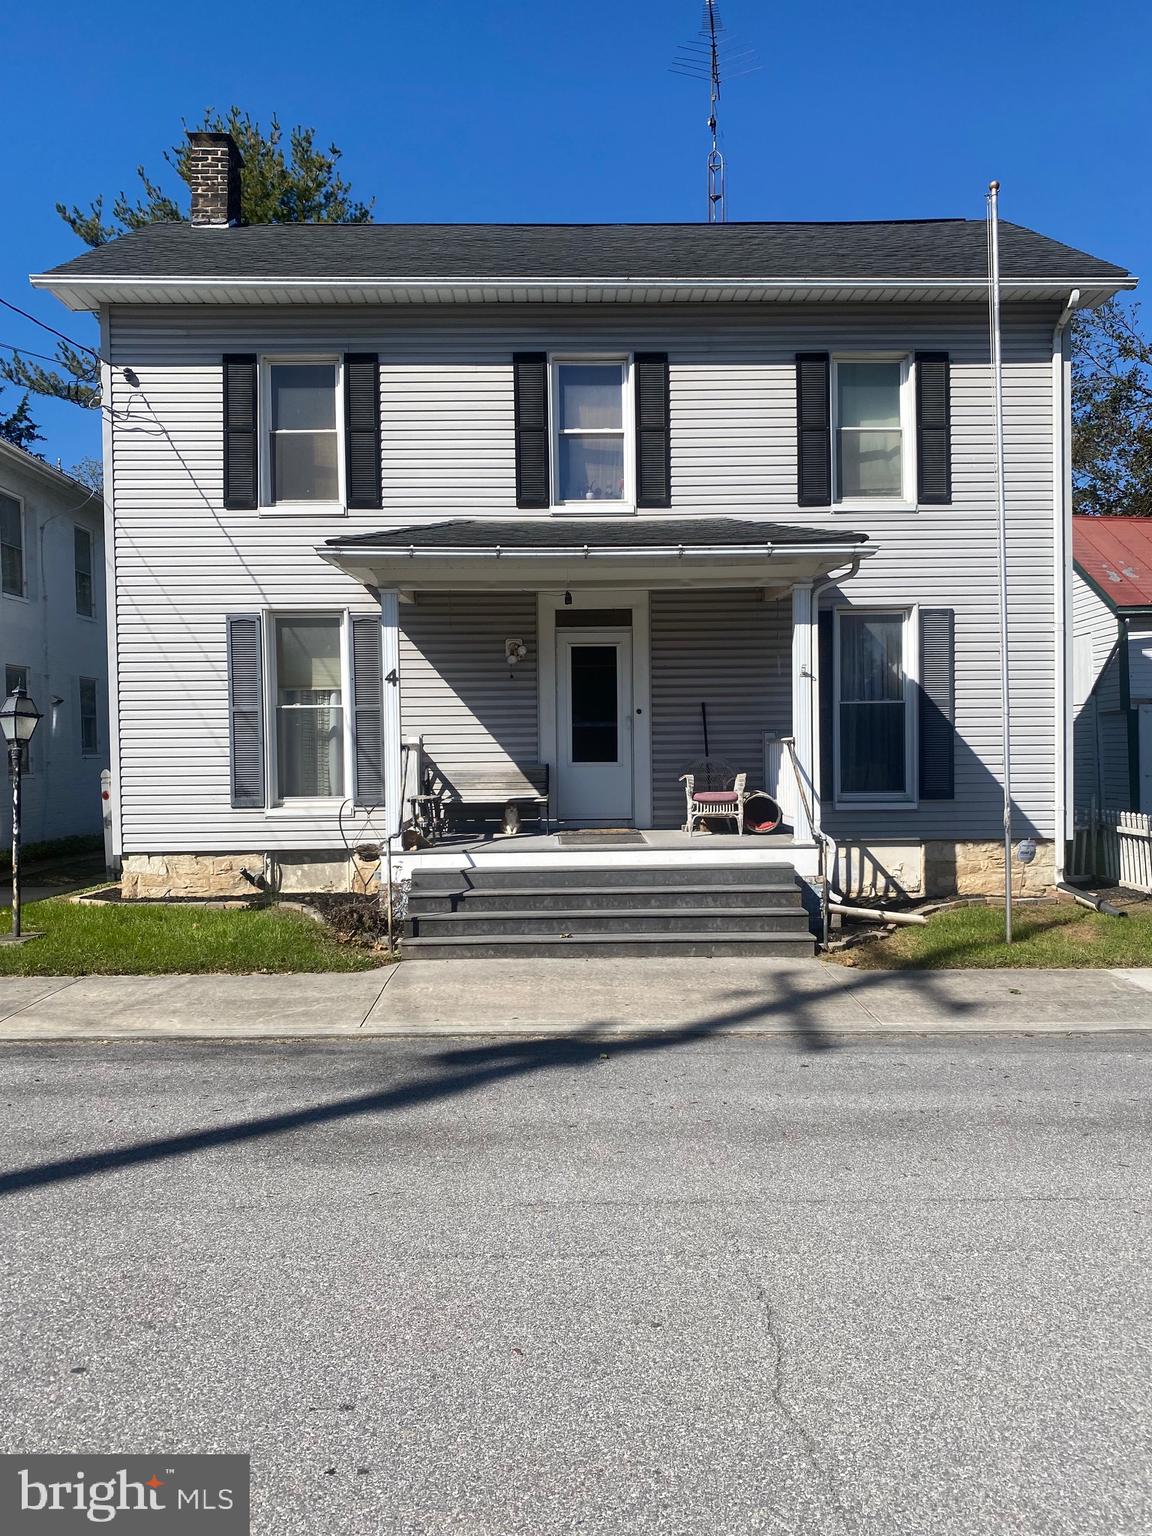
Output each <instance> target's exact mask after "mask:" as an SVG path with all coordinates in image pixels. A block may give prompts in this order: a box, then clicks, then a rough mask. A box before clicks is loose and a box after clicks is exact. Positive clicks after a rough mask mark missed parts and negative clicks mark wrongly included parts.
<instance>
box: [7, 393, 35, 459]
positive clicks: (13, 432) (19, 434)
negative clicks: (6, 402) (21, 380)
mask: <svg viewBox="0 0 1152 1536" xmlns="http://www.w3.org/2000/svg"><path fill="white" fill-rule="evenodd" d="M0 393H2V391H0ZM2 410H3V406H2V405H0V411H2ZM0 437H2V438H3V439H4V441H5V442H6V443H15V444H16V446H17V448H23V449H25V450H26V451H27V452H29V453H31V451H32V444H33V443H42V442H43V441H44V434H43V433H42V432H41V431H40V428H39V427H38V426H37V425H36V423H35V422H34V421H33V420H32V411H31V408H30V407H29V405H28V396H27V395H25V396H24V397H23V399H22V400H21V401H20V404H19V405H18V406H17V407H16V409H15V410H14V411H13V412H12V413H11V415H9V416H4V415H0Z"/></svg>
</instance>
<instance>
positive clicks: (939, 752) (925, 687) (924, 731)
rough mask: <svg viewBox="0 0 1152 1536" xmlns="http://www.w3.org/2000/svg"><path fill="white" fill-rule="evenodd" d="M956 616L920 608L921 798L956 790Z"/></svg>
mask: <svg viewBox="0 0 1152 1536" xmlns="http://www.w3.org/2000/svg"><path fill="white" fill-rule="evenodd" d="M955 636H956V616H955V614H954V612H953V611H952V609H951V608H921V610H920V798H921V800H951V799H953V798H954V797H955V794H956V782H955V781H956V766H955V758H956V751H955V747H956V726H955V721H956V682H955V676H956V662H955V652H956V638H955Z"/></svg>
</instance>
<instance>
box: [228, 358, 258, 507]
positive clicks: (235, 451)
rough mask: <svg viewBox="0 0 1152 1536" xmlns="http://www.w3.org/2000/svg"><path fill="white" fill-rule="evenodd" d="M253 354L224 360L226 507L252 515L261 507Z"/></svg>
mask: <svg viewBox="0 0 1152 1536" xmlns="http://www.w3.org/2000/svg"><path fill="white" fill-rule="evenodd" d="M256 400H257V395H256V357H255V354H254V353H247V352H245V353H236V352H233V353H230V354H228V356H226V357H225V358H224V506H225V508H226V509H227V510H228V511H229V512H249V511H253V510H255V508H256V507H258V506H259V505H260V454H259V446H258V431H257V429H258V426H259V415H260V413H259V410H258V408H257V404H256Z"/></svg>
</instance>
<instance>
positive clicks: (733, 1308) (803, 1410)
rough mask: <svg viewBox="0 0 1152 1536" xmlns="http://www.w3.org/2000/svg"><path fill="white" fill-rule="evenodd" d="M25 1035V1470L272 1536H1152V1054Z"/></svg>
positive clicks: (20, 1405) (18, 1270)
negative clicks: (70, 1462) (203, 1469)
mask: <svg viewBox="0 0 1152 1536" xmlns="http://www.w3.org/2000/svg"><path fill="white" fill-rule="evenodd" d="M601 1051H602V1048H601V1047H600V1046H594V1047H582V1046H573V1047H570V1048H564V1047H559V1046H557V1045H555V1044H550V1045H533V1044H532V1043H531V1042H529V1041H525V1040H518V1041H515V1042H505V1043H499V1042H491V1041H483V1040H469V1041H459V1042H452V1041H448V1040H438V1041H435V1042H428V1043H425V1044H413V1043H411V1042H404V1041H374V1042H363V1043H356V1042H352V1043H345V1042H336V1041H333V1042H326V1043H323V1044H308V1043H305V1042H300V1041H297V1042H294V1043H292V1044H289V1045H285V1046H280V1045H270V1044H260V1045H252V1044H236V1045H228V1044H219V1045H217V1044H205V1043H199V1044H196V1043H191V1042H189V1043H183V1044H182V1043H133V1044H128V1043H123V1042H121V1043H118V1044H109V1045H103V1046H102V1045H98V1044H94V1045H87V1044H71V1045H9V1046H7V1047H4V1048H3V1050H2V1051H0V1107H2V1111H3V1113H2V1115H0V1167H2V1168H3V1169H4V1170H7V1173H6V1175H5V1176H4V1177H3V1178H2V1179H0V1191H2V1197H0V1274H2V1284H0V1316H2V1318H3V1323H2V1333H0V1384H2V1385H0V1449H2V1450H11V1451H21V1452H29V1451H59V1452H66V1451H79V1450H85V1451H114V1452H121V1453H128V1452H159V1451H162V1450H166V1449H169V1450H173V1451H197V1450H199V1451H206V1450H220V1451H248V1452H251V1455H252V1462H253V1477H254V1491H255V1516H254V1522H253V1530H254V1531H257V1532H261V1533H281V1532H284V1533H288V1532H308V1533H310V1536H311V1533H316V1536H344V1533H356V1536H358V1533H361V1532H364V1533H368V1532H372V1533H376V1532H387V1533H392V1532H404V1533H433V1532H435V1533H440V1532H452V1533H460V1532H465V1533H475V1536H520V1533H524V1536H529V1533H530V1536H541V1533H556V1532H565V1533H566V1532H578V1533H590V1532H596V1533H600V1532H610V1533H626V1536H632V1533H637V1536H646V1533H656V1532H659V1533H662V1536H663V1533H668V1536H672V1533H675V1536H688V1533H693V1536H694V1533H698V1532H699V1533H707V1536H743V1533H751V1532H757V1533H760V1532H770V1533H774V1536H775V1533H804V1536H809V1533H811V1536H830V1533H831V1536H835V1533H842V1532H852V1533H855V1532H867V1533H876V1536H902V1533H905V1532H907V1533H916V1536H975V1533H985V1532H987V1533H995V1536H1003V1533H1005V1532H1008V1531H1011V1532H1013V1533H1017V1532H1021V1533H1036V1536H1041V1533H1042V1536H1054V1533H1060V1536H1063V1533H1067V1536H1092V1533H1096V1532H1099V1533H1108V1536H1118V1533H1129V1532H1131V1533H1147V1532H1148V1531H1150V1530H1152V1371H1150V1363H1152V1306H1150V1304H1149V1303H1150V1296H1149V1290H1150V1286H1149V1280H1148V1267H1147V1258H1148V1198H1149V1190H1150V1188H1152V1183H1150V1178H1149V1175H1150V1173H1152V1167H1150V1164H1152V1137H1150V1135H1149V1131H1150V1123H1149V1122H1150V1119H1152V1115H1150V1111H1149V1096H1148V1085H1149V1067H1150V1065H1152V1034H1149V1035H1145V1036H1139V1035H1133V1034H1127V1035H1123V1036H1120V1035H1117V1036H1099V1035H1098V1036H1094V1037H1091V1038H1083V1039H1077V1038H1068V1039H1065V1038H1061V1037H1049V1038H1044V1039H1034V1040H1028V1039H1023V1038H1021V1039H1013V1038H1000V1039H983V1040H982V1039H972V1038H969V1039H939V1038H925V1039H913V1040H909V1039H900V1040H897V1039H889V1040H869V1041H859V1040H858V1041H851V1042H843V1043H842V1044H841V1045H840V1046H838V1047H836V1048H833V1049H827V1050H822V1051H818V1052H812V1051H802V1050H799V1049H797V1048H796V1046H795V1045H794V1044H789V1043H787V1042H785V1041H782V1040H755V1039H722V1040H714V1041H706V1042H698V1043H692V1044H687V1045H681V1046H672V1045H668V1044H662V1045H658V1046H645V1045H643V1044H641V1043H639V1042H627V1043H625V1042H621V1043H620V1044H618V1045H614V1046H612V1047H610V1048H609V1049H608V1051H607V1058H606V1059H604V1057H603V1056H602V1054H601Z"/></svg>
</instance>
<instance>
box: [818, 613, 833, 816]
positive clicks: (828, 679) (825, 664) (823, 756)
mask: <svg viewBox="0 0 1152 1536" xmlns="http://www.w3.org/2000/svg"><path fill="white" fill-rule="evenodd" d="M833 634H834V629H833V615H832V613H831V612H830V611H829V612H828V613H822V614H820V615H819V617H818V619H817V624H816V645H817V650H818V660H819V666H820V700H819V704H820V784H819V789H818V793H819V796H820V799H821V800H831V799H833V798H834V797H835V794H836V764H835V762H834V760H833V730H832V710H833V708H834V707H835V705H834V702H833V698H832V694H833V689H834V688H835V686H836V678H835V675H834V674H835V663H834V658H833V655H832V644H833Z"/></svg>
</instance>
